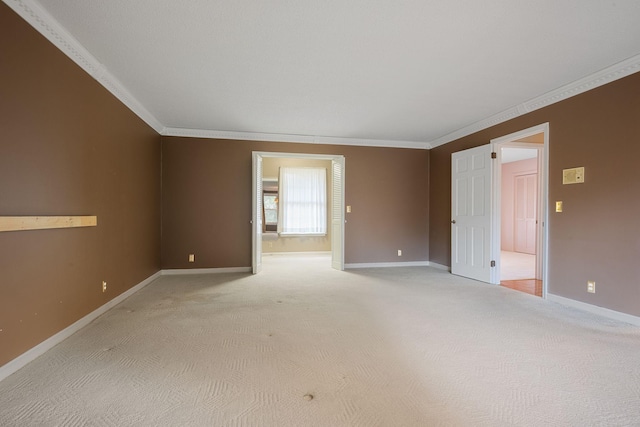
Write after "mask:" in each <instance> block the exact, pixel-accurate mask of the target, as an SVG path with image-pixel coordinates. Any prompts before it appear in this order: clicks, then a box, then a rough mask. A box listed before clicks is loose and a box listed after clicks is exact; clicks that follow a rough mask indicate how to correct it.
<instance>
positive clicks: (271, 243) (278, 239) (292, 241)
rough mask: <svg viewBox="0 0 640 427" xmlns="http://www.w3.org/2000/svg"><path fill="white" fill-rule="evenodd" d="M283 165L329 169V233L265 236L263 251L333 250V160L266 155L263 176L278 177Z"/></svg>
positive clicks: (266, 177) (267, 177)
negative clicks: (321, 234) (331, 218)
mask: <svg viewBox="0 0 640 427" xmlns="http://www.w3.org/2000/svg"><path fill="white" fill-rule="evenodd" d="M281 167H300V168H311V167H313V168H324V169H325V170H326V171H327V234H326V235H325V236H278V235H277V234H276V235H270V236H265V237H264V238H263V240H262V252H263V253H274V252H328V251H330V250H331V221H330V212H331V186H332V180H331V160H321V159H300V158H289V157H264V158H263V160H262V176H263V178H265V179H270V178H278V176H279V173H280V168H281Z"/></svg>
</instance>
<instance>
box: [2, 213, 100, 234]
mask: <svg viewBox="0 0 640 427" xmlns="http://www.w3.org/2000/svg"><path fill="white" fill-rule="evenodd" d="M96 225H98V217H97V216H0V232H2V231H25V230H46V229H49V228H73V227H95V226H96Z"/></svg>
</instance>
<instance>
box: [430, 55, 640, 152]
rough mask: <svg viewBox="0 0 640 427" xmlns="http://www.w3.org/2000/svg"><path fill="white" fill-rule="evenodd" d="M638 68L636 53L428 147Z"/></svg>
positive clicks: (600, 83) (519, 114) (561, 99)
mask: <svg viewBox="0 0 640 427" xmlns="http://www.w3.org/2000/svg"><path fill="white" fill-rule="evenodd" d="M638 71H640V55H636V56H632V57H631V58H629V59H626V60H624V61H622V62H619V63H617V64H614V65H612V66H610V67H607V68H605V69H603V70H600V71H598V72H596V73H593V74H591V75H589V76H587V77H584V78H582V79H580V80H576V81H574V82H572V83H569V84H566V85H564V86H562V87H560V88H558V89H555V90H552V91H550V92H547V93H545V94H543V95H540V96H538V97H536V98H533V99H530V100H529V101H526V102H523V103H522V104H519V105H517V106H515V107H512V108H509V109H507V110H504V111H502V112H500V113H498V114H495V115H493V116H491V117H488V118H486V119H483V120H480V121H478V122H475V123H473V124H471V125H469V126H466V127H463V128H461V129H458V130H457V131H455V132H451V133H449V134H447V135H444V136H441V137H440V138H438V139H436V140H434V141H431V142H430V145H431V148H435V147H437V146H439V145H443V144H446V143H448V142H451V141H455V140H456V139H460V138H463V137H465V136H468V135H471V134H472V133H475V132H479V131H481V130H483V129H487V128H489V127H491V126H494V125H497V124H499V123H502V122H506V121H507V120H511V119H513V118H516V117H518V116H522V115H524V114H527V113H530V112H531V111H535V110H538V109H540V108H543V107H546V106H548V105H551V104H555V103H556V102H560V101H564V100H565V99H568V98H571V97H572V96H576V95H579V94H581V93H583V92H587V91H589V90H591V89H595V88H597V87H599V86H603V85H605V84H607V83H611V82H613V81H615V80H618V79H621V78H623V77H627V76H629V75H631V74H634V73H637V72H638Z"/></svg>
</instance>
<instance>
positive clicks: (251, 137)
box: [161, 127, 431, 150]
mask: <svg viewBox="0 0 640 427" xmlns="http://www.w3.org/2000/svg"><path fill="white" fill-rule="evenodd" d="M161 134H162V135H163V136H180V137H188V138H209V139H233V140H243V141H264V142H293V143H300V144H323V145H356V146H366V147H390V148H414V149H420V150H427V149H429V148H431V146H430V145H429V144H428V143H426V142H420V141H396V140H383V139H361V138H337V137H330V136H317V135H315V136H314V135H293V134H281V133H258V132H232V131H221V130H206V129H186V128H171V127H166V128H164V130H163V131H162V132H161Z"/></svg>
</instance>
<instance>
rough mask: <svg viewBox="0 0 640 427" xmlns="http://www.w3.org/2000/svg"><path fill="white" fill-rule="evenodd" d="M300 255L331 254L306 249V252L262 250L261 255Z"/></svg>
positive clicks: (329, 254) (329, 253)
mask: <svg viewBox="0 0 640 427" xmlns="http://www.w3.org/2000/svg"><path fill="white" fill-rule="evenodd" d="M279 255H282V256H300V255H303V256H304V255H316V256H317V255H321V256H331V252H327V251H307V252H265V251H262V256H279Z"/></svg>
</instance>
